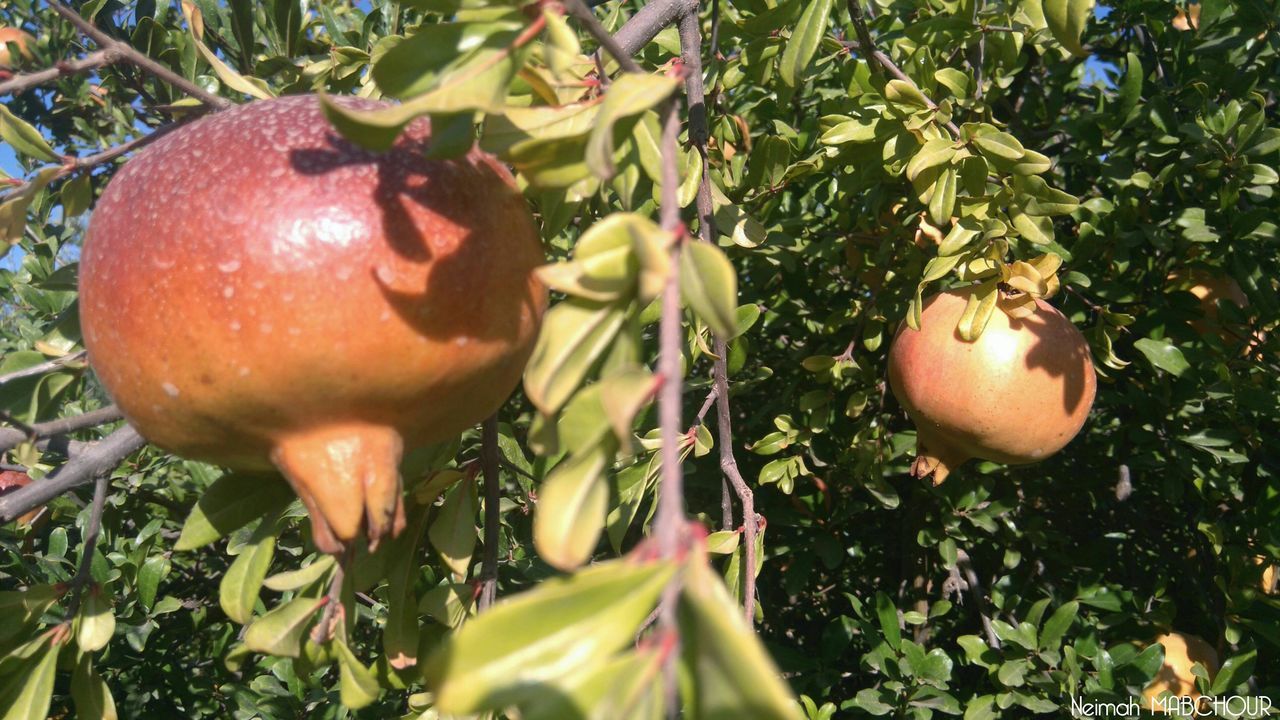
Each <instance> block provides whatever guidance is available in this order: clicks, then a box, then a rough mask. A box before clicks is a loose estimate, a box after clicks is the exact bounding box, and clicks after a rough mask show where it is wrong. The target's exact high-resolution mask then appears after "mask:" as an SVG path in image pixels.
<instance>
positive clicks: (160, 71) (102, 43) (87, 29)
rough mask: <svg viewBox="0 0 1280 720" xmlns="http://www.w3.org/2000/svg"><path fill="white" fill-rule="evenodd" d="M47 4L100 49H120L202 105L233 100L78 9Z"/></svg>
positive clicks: (224, 105)
mask: <svg viewBox="0 0 1280 720" xmlns="http://www.w3.org/2000/svg"><path fill="white" fill-rule="evenodd" d="M49 5H50V6H51V7H52V8H53V10H54V12H56V13H58V14H59V15H61V16H62V17H63V18H65V19H66V20H67V21H68V22H70V23H71V24H72V25H75V26H76V29H78V30H79V31H80V32H82V33H84V34H85V35H87V36H88V37H90V38H92V39H93V41H94V42H96V43H97V44H98V46H99V47H101V48H102V49H103V50H109V51H115V52H118V53H120V59H121V60H124V61H125V62H128V63H129V64H131V65H134V66H136V67H137V68H139V69H140V70H144V71H146V72H148V73H150V74H152V75H154V76H155V77H156V78H158V79H160V80H162V81H164V82H166V83H168V84H170V85H172V86H173V87H175V88H177V89H179V90H181V91H182V92H184V93H186V94H188V95H190V96H191V97H193V98H195V99H197V100H199V101H200V102H202V103H204V104H205V105H208V106H209V107H211V108H213V109H215V110H221V109H224V108H228V107H231V106H232V105H233V104H234V103H232V102H231V101H230V100H227V99H226V98H221V97H218V96H217V95H214V94H213V93H211V92H209V91H207V90H205V89H204V88H202V87H200V86H199V85H196V84H195V83H193V82H191V81H190V80H188V79H186V78H184V77H182V76H181V75H179V74H177V73H175V72H174V71H172V70H170V69H169V68H167V67H165V66H164V65H161V64H160V63H158V62H156V61H155V60H152V59H151V58H149V57H147V56H146V55H143V54H142V52H141V51H139V50H137V49H136V48H134V47H133V46H132V45H130V44H128V43H125V42H121V41H119V40H116V39H115V38H113V37H111V36H110V35H108V34H106V33H104V32H102V31H101V30H99V29H98V28H97V27H95V26H94V24H93V23H91V22H89V21H88V20H85V19H84V18H83V17H80V14H79V13H77V12H76V11H75V10H72V9H71V8H70V7H69V6H67V5H64V4H63V3H61V2H59V1H58V0H54V1H53V2H51V3H49Z"/></svg>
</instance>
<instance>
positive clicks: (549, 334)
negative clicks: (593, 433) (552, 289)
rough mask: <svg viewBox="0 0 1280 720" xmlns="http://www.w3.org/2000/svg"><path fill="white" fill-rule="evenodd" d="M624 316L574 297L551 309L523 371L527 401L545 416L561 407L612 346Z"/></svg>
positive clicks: (609, 307) (612, 307) (607, 306)
mask: <svg viewBox="0 0 1280 720" xmlns="http://www.w3.org/2000/svg"><path fill="white" fill-rule="evenodd" d="M624 319H625V313H624V312H623V309H622V308H619V307H617V306H615V305H612V304H609V303H599V302H592V301H588V300H581V299H576V298H572V299H569V300H565V301H564V302H561V303H559V304H557V305H556V306H555V307H553V308H551V310H550V311H549V312H548V313H547V315H546V317H545V318H544V319H543V322H542V332H541V334H540V335H539V336H538V343H537V345H536V346H535V347H534V350H533V357H532V358H531V359H530V360H529V365H528V367H527V369H526V370H525V375H524V388H525V393H526V394H527V395H528V396H529V400H530V401H531V402H532V403H533V404H534V405H535V406H537V408H538V409H539V410H540V411H542V413H543V414H545V415H550V414H553V413H555V412H556V411H557V410H559V409H560V408H561V407H563V406H564V403H565V402H566V401H567V400H568V399H569V397H570V396H571V395H572V394H573V392H574V391H575V390H577V389H578V386H579V385H581V384H582V381H583V379H585V378H586V375H587V371H588V370H589V369H590V368H591V366H592V365H593V364H594V363H595V361H596V360H597V359H599V358H600V356H601V355H602V354H604V352H605V351H606V350H608V349H609V347H610V346H611V345H612V343H613V338H614V337H615V336H616V335H617V334H618V330H619V329H620V328H621V327H622V322H623V320H624Z"/></svg>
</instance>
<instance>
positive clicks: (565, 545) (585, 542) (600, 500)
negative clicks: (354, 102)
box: [533, 437, 617, 570]
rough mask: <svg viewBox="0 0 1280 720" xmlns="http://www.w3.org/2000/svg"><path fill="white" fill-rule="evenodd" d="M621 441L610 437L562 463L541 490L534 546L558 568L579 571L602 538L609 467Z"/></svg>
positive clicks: (534, 520) (535, 515)
mask: <svg viewBox="0 0 1280 720" xmlns="http://www.w3.org/2000/svg"><path fill="white" fill-rule="evenodd" d="M616 447H617V445H616V443H615V442H613V441H612V438H611V437H610V439H609V441H606V442H601V443H599V444H597V445H596V446H595V447H592V448H589V449H586V450H583V451H581V452H578V453H577V454H575V455H573V456H572V457H570V458H569V459H568V460H565V461H563V462H561V463H560V464H559V465H557V466H556V468H555V469H554V470H552V471H551V473H550V474H549V475H548V476H547V479H546V480H545V481H543V483H542V485H541V487H539V488H538V507H537V509H536V511H535V512H534V516H533V544H534V547H536V548H537V550H538V555H539V556H540V557H541V558H542V559H543V560H545V561H546V562H547V563H548V564H549V565H551V566H552V567H556V568H559V569H561V570H573V569H574V568H577V567H579V566H581V565H582V564H583V563H584V562H586V561H587V560H588V559H589V558H590V557H591V553H592V552H593V551H594V550H595V548H596V545H597V544H598V543H599V542H600V532H601V530H602V529H603V528H604V519H605V513H606V512H608V509H609V487H608V486H607V485H606V484H605V482H604V479H603V474H604V470H605V468H606V467H608V465H609V463H610V462H611V461H612V460H613V454H614V452H615V449H616Z"/></svg>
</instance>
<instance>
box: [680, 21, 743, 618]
mask: <svg viewBox="0 0 1280 720" xmlns="http://www.w3.org/2000/svg"><path fill="white" fill-rule="evenodd" d="M679 29H680V48H681V60H682V61H683V62H684V65H685V71H686V74H685V94H686V95H687V96H688V98H689V141H690V142H691V143H692V144H693V146H694V147H695V148H697V151H698V154H699V155H700V156H701V158H702V165H703V170H702V183H701V184H700V185H699V186H698V195H697V209H698V234H699V238H700V239H701V241H702V242H705V243H714V242H715V236H714V227H715V217H714V216H715V208H714V205H713V203H712V200H711V168H710V166H709V164H708V163H709V159H708V157H707V135H708V132H707V128H708V122H707V107H706V103H705V94H704V90H703V80H702V54H701V48H702V26H701V23H700V22H699V20H698V16H697V15H696V14H695V13H689V14H688V15H685V16H684V17H683V18H681V20H680V26H679ZM714 352H715V362H714V364H713V368H712V372H713V377H714V386H713V389H712V392H711V395H709V396H708V398H707V400H708V401H710V400H711V399H712V397H714V399H715V403H716V430H717V432H718V442H717V445H718V446H719V453H720V470H721V472H722V473H723V478H722V482H723V481H724V480H726V479H727V480H728V482H729V484H730V485H731V486H732V487H733V490H734V493H735V494H736V495H737V496H738V502H739V503H740V504H741V505H742V521H743V522H742V526H743V531H744V535H745V537H744V538H743V540H742V542H743V544H744V548H743V559H744V562H743V566H744V568H745V572H744V574H743V583H742V588H743V605H744V610H745V612H746V615H747V622H749V623H750V622H753V621H754V619H755V586H756V577H755V569H756V536H757V534H758V529H757V528H758V522H757V520H758V518H757V516H756V510H755V496H754V494H753V493H752V492H751V488H750V487H748V485H747V482H746V480H745V479H744V478H743V477H742V473H741V471H739V470H738V460H737V458H736V457H735V456H734V452H733V423H732V420H731V419H730V416H731V414H732V411H731V410H730V408H729V370H728V357H729V352H728V344H727V343H726V342H725V341H724V340H723V339H721V338H717V339H716V341H715V347H714ZM705 412H706V407H705V406H704V408H703V410H702V413H705ZM701 416H702V415H701V414H699V419H700V420H701ZM727 500H728V498H727V493H725V492H724V490H723V485H722V490H721V514H722V515H723V516H724V518H722V519H724V521H725V525H726V526H727V528H731V527H732V516H733V511H732V507H730V503H728V502H727Z"/></svg>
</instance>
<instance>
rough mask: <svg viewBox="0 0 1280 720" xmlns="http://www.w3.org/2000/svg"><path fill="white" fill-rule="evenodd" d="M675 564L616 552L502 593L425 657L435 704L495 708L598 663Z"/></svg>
mask: <svg viewBox="0 0 1280 720" xmlns="http://www.w3.org/2000/svg"><path fill="white" fill-rule="evenodd" d="M674 572H675V567H674V566H672V565H670V564H668V563H661V562H649V563H636V562H634V561H628V560H615V561H611V562H607V563H600V564H598V565H594V566H592V567H590V568H587V569H585V570H582V571H580V572H578V573H577V574H575V575H574V576H572V577H568V578H555V579H551V580H547V581H545V582H543V583H542V584H540V585H539V586H538V587H537V588H535V589H533V590H530V591H528V592H525V593H522V594H520V595H517V596H515V597H511V598H509V599H506V600H503V601H502V602H500V603H498V604H497V605H495V606H494V607H493V608H491V609H490V610H489V611H488V612H486V613H483V614H481V615H479V616H478V617H476V618H475V619H474V620H472V621H470V622H468V623H466V624H465V625H463V626H462V629H461V630H459V631H458V632H457V633H456V634H454V635H453V636H451V637H450V638H449V640H448V641H446V642H445V644H444V645H443V646H442V647H441V648H440V649H439V650H437V651H436V652H435V654H434V655H433V656H432V657H431V659H430V660H429V661H428V663H427V666H426V669H425V673H426V676H425V677H426V680H427V684H428V686H430V687H432V688H434V689H435V693H436V706H437V707H438V708H439V710H440V712H442V713H451V714H456V715H461V714H469V713H478V712H482V711H484V710H489V709H498V708H502V707H506V706H509V705H513V704H517V703H519V702H520V701H522V700H524V699H526V698H528V697H529V696H530V694H531V693H533V692H534V691H535V690H536V687H537V686H538V685H542V684H546V683H551V682H554V681H556V680H559V679H560V678H564V677H567V676H570V675H572V674H574V673H576V672H580V671H581V669H583V668H589V667H596V666H599V665H600V664H602V663H603V662H605V661H606V660H607V659H608V658H609V657H610V656H611V655H613V653H615V652H617V651H618V650H620V649H622V648H623V647H626V646H628V645H631V644H632V643H633V642H634V641H635V633H636V630H637V629H638V628H639V627H640V623H641V622H643V621H644V619H645V617H646V616H647V615H648V614H649V612H650V611H651V610H652V609H653V607H654V605H655V604H656V603H657V601H658V596H659V594H660V593H661V592H662V590H663V588H665V587H666V585H667V582H668V581H669V580H670V579H671V577H672V575H673V574H674Z"/></svg>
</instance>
